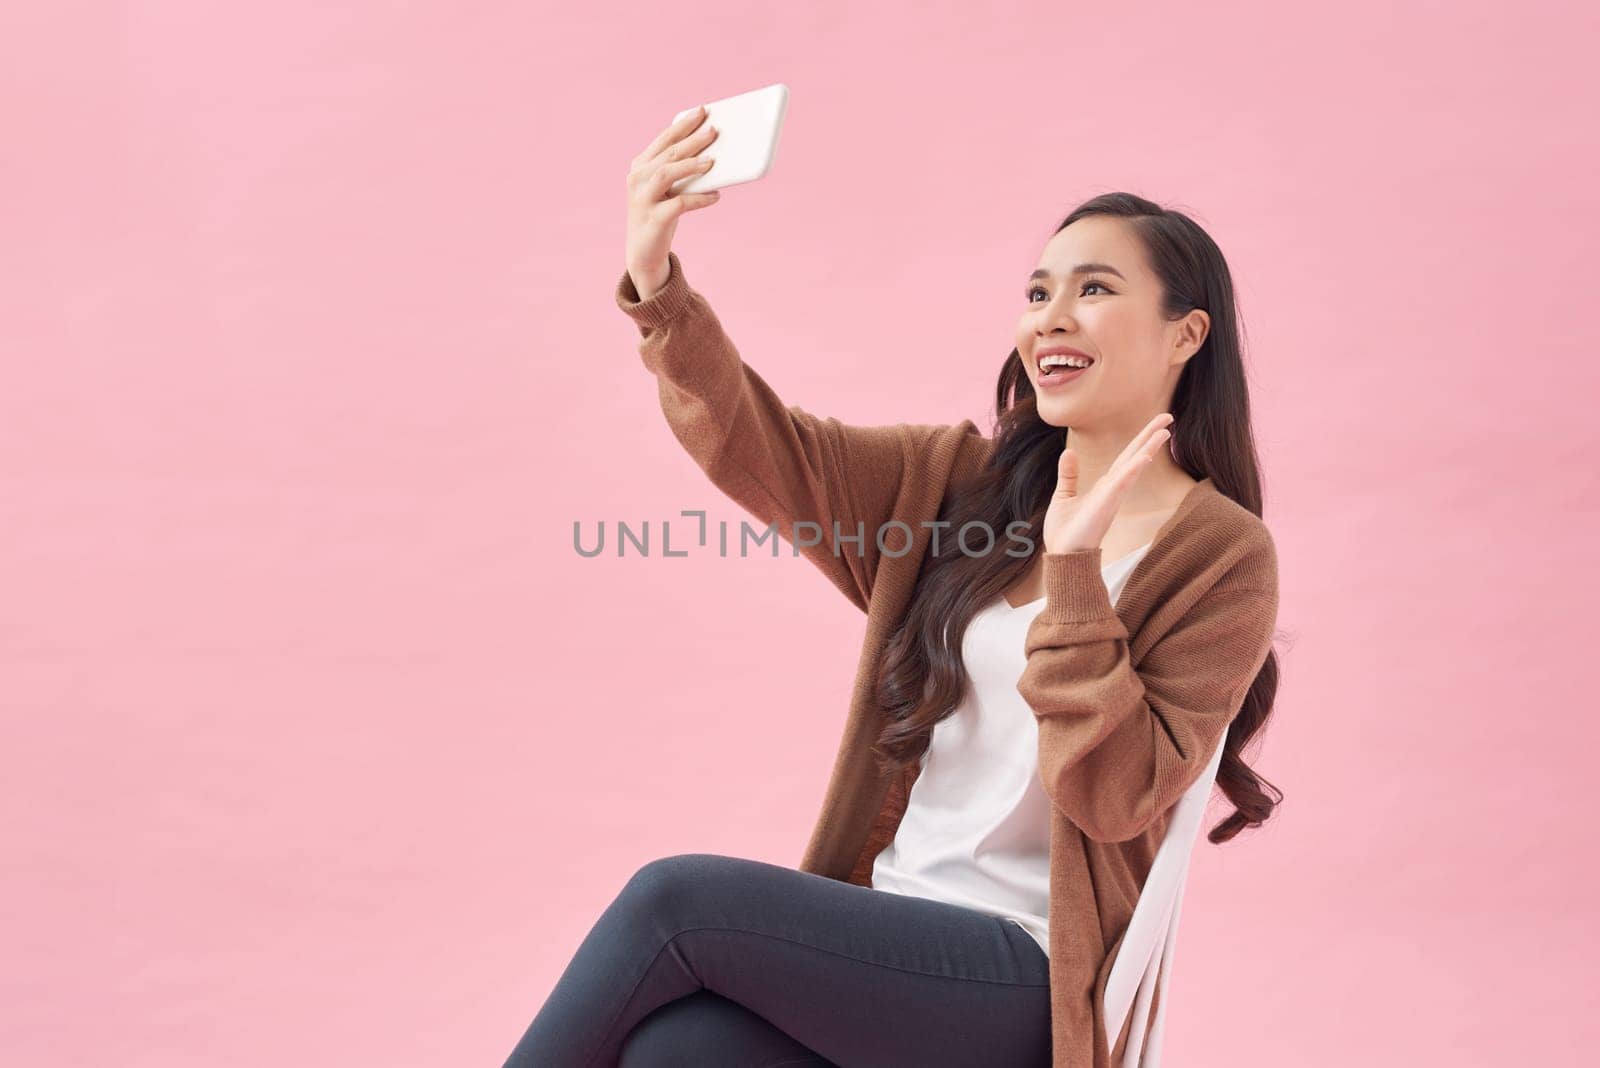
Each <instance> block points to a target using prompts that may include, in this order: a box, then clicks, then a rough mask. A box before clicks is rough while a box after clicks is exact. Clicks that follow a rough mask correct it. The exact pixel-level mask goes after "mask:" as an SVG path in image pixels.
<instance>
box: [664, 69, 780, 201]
mask: <svg viewBox="0 0 1600 1068" xmlns="http://www.w3.org/2000/svg"><path fill="white" fill-rule="evenodd" d="M788 108H789V87H788V86H787V85H784V84H783V83H782V82H778V83H776V84H774V85H768V86H765V87H764V88H761V89H752V90H751V91H750V92H748V93H740V94H739V95H738V96H729V97H724V98H723V99H721V100H713V101H711V102H710V103H709V104H707V105H706V117H705V119H704V120H703V121H704V122H708V123H710V124H711V125H712V126H715V127H716V128H717V136H716V139H715V140H714V141H712V142H711V143H710V144H709V145H707V146H706V147H705V148H703V149H701V150H700V152H699V153H698V155H699V156H705V157H709V158H711V159H714V160H716V161H717V162H716V163H715V164H714V165H713V166H712V168H711V169H710V170H709V171H706V172H705V173H704V174H697V175H694V176H692V177H690V178H683V179H680V180H679V181H678V182H677V183H676V184H674V185H673V186H672V188H671V189H669V190H668V195H669V196H677V195H678V194H679V193H708V192H710V191H711V190H713V189H721V188H723V187H724V186H729V185H740V184H741V183H744V182H753V181H755V180H756V179H757V178H760V177H761V176H762V175H764V174H766V173H767V172H768V171H770V170H771V169H772V164H773V161H774V160H776V159H777V158H778V135H779V134H781V133H782V132H783V115H784V112H785V111H787V110H788ZM692 111H694V108H685V109H683V110H682V111H680V112H678V113H677V114H676V115H674V116H673V119H672V121H673V122H676V121H678V120H679V119H681V118H683V117H684V116H685V115H688V114H689V113H690V112H692ZM697 129H698V127H697Z"/></svg>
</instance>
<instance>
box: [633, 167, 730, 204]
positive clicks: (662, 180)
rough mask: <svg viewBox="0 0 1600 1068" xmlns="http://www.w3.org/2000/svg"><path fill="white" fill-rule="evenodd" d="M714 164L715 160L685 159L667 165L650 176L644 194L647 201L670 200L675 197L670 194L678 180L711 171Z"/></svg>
mask: <svg viewBox="0 0 1600 1068" xmlns="http://www.w3.org/2000/svg"><path fill="white" fill-rule="evenodd" d="M715 162H716V160H714V159H686V160H680V161H679V162H677V163H669V164H667V165H666V166H665V167H662V168H660V169H659V170H657V171H656V172H655V173H654V174H652V175H651V176H650V181H649V183H648V185H647V186H646V193H647V194H648V197H649V199H650V200H663V199H666V200H670V199H672V197H673V196H674V195H676V194H674V193H673V192H672V187H673V186H674V185H676V184H677V183H678V180H679V179H681V178H683V177H684V176H685V175H691V174H692V175H699V174H704V173H705V172H706V171H709V170H710V169H711V165H712V164H713V163H715ZM690 181H693V179H692V178H691V179H690ZM684 184H685V185H687V184H688V183H687V182H685V183H684Z"/></svg>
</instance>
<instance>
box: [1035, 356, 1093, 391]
mask: <svg viewBox="0 0 1600 1068" xmlns="http://www.w3.org/2000/svg"><path fill="white" fill-rule="evenodd" d="M1099 362H1100V361H1099V360H1096V361H1095V363H1099ZM1092 370H1094V363H1091V364H1090V365H1089V366H1088V367H1058V368H1056V369H1055V370H1054V371H1051V372H1050V373H1049V374H1046V373H1045V372H1043V371H1040V372H1039V388H1041V389H1055V388H1058V387H1060V386H1064V385H1067V384H1068V383H1070V382H1076V381H1077V380H1078V379H1079V378H1082V377H1083V376H1084V375H1085V374H1086V373H1088V372H1089V371H1092Z"/></svg>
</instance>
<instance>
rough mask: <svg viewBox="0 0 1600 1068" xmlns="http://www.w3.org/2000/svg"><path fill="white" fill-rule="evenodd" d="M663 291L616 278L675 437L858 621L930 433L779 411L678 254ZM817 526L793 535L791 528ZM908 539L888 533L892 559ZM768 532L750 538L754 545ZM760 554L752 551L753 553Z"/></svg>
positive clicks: (794, 409) (906, 534) (779, 403)
mask: <svg viewBox="0 0 1600 1068" xmlns="http://www.w3.org/2000/svg"><path fill="white" fill-rule="evenodd" d="M667 259H668V263H669V265H670V268H671V269H670V273H669V274H668V276H667V280H666V283H665V284H664V285H663V286H662V287H661V289H660V290H658V291H657V292H656V293H654V294H652V295H651V296H650V298H649V299H648V300H643V301H641V300H640V299H639V291H638V289H637V287H636V286H635V285H634V283H633V279H632V277H631V276H630V275H629V274H628V273H627V272H626V271H624V272H623V274H622V278H621V280H620V281H619V282H618V283H617V288H616V294H615V296H616V301H617V306H618V307H619V308H621V309H622V311H623V312H625V313H626V314H627V315H628V316H629V317H630V318H632V319H633V321H634V322H635V323H637V324H638V327H639V332H640V342H639V354H640V357H641V358H642V360H643V362H644V365H645V367H646V368H647V369H648V370H649V371H650V372H651V373H652V374H654V375H655V376H656V379H657V383H658V393H659V394H660V400H661V410H662V412H663V414H665V416H666V419H667V424H668V425H669V426H670V427H671V429H672V433H673V435H674V436H675V437H676V438H677V439H678V442H679V443H680V444H681V445H682V446H683V447H684V449H685V450H687V451H688V453H689V455H690V457H692V458H693V460H694V462H695V463H696V464H697V465H699V467H700V468H701V470H703V471H704V472H705V473H706V475H707V476H709V477H710V479H711V481H712V482H713V483H714V484H715V485H716V486H717V487H718V488H719V489H721V490H722V491H723V492H724V493H726V494H727V495H728V496H729V497H730V498H731V499H732V500H734V501H735V502H736V503H738V504H739V505H741V506H742V507H743V508H745V509H746V510H747V511H748V512H750V513H751V514H752V515H754V516H755V517H756V518H757V519H758V520H759V521H760V522H761V523H762V524H764V527H765V528H766V529H773V528H775V529H776V531H777V534H778V535H779V536H780V537H781V538H782V539H783V540H784V541H785V542H787V543H789V545H791V546H794V545H795V543H796V537H797V536H798V537H799V538H800V539H801V541H802V542H810V543H812V544H802V545H801V546H800V547H799V552H800V554H801V555H803V556H805V557H806V558H807V559H808V560H810V561H811V563H812V564H814V565H815V566H816V567H817V568H818V569H819V570H821V571H822V572H823V573H824V574H825V575H827V576H828V578H829V579H830V580H831V581H832V582H833V584H834V585H835V586H837V587H838V588H839V590H840V592H842V593H843V594H844V595H845V596H846V597H847V598H848V599H849V600H850V602H851V603H852V604H854V605H855V606H856V607H857V608H859V609H861V610H862V611H863V612H864V611H866V610H867V607H868V601H869V600H870V598H871V592H872V583H873V578H874V576H875V574H876V572H877V565H878V560H879V556H880V550H879V547H878V532H879V529H880V528H881V527H883V526H884V524H885V523H887V522H888V521H889V519H890V518H892V516H893V515H894V510H895V502H896V500H897V499H898V497H899V493H900V488H901V484H902V482H903V480H904V479H905V477H906V474H907V469H908V465H909V463H910V462H911V456H912V455H913V449H914V448H916V444H915V443H916V442H917V441H919V440H921V438H922V437H923V436H925V432H927V431H931V430H935V429H937V428H936V427H932V426H927V427H922V426H913V425H910V424H905V423H897V424H894V425H886V426H852V425H848V424H846V423H842V422H840V421H839V420H837V419H834V418H831V417H824V416H817V415H813V414H812V413H810V412H808V411H806V410H805V409H803V408H800V407H799V406H796V405H789V404H785V403H784V401H783V400H781V399H780V398H779V396H778V395H777V393H776V392H774V391H773V389H772V387H771V386H769V385H768V384H767V383H766V381H765V380H764V379H763V378H762V377H761V376H760V375H759V374H757V373H756V372H755V370H754V369H753V368H751V367H750V366H749V365H748V364H746V363H745V362H744V360H743V359H742V358H741V356H740V354H739V352H738V349H737V348H736V347H735V346H734V343H733V341H732V340H731V339H730V338H729V337H728V335H727V333H726V332H725V331H724V330H723V327H722V324H721V322H720V321H719V320H718V319H717V316H716V313H715V312H714V311H713V310H712V308H711V306H710V304H709V303H708V302H707V301H706V299H705V297H704V296H702V295H701V294H700V293H699V292H697V291H696V290H694V289H693V288H691V287H690V286H689V284H688V282H687V281H686V280H685V279H684V274H683V265H682V263H681V262H680V261H679V259H678V254H677V253H676V252H669V253H668V255H667ZM800 523H805V524H814V525H810V526H806V527H803V528H799V529H797V526H796V525H797V524H800ZM912 533H914V532H913V531H910V530H907V529H902V528H897V527H889V528H887V529H885V530H884V532H883V542H884V547H885V548H887V549H888V551H889V552H891V553H896V554H898V553H899V552H900V550H901V549H902V548H904V547H905V546H906V545H907V543H908V541H909V538H910V536H911V534H912ZM763 534H765V530H757V531H755V536H761V535H763ZM757 550H758V551H759V546H757Z"/></svg>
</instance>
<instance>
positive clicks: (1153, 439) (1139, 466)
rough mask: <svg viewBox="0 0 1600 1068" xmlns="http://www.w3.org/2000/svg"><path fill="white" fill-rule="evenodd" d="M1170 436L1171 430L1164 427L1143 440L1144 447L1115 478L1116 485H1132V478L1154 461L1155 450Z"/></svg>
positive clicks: (1141, 472)
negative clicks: (1148, 438) (1146, 439)
mask: <svg viewBox="0 0 1600 1068" xmlns="http://www.w3.org/2000/svg"><path fill="white" fill-rule="evenodd" d="M1170 437H1172V434H1171V432H1170V431H1168V430H1166V429H1165V428H1162V429H1160V430H1157V431H1156V432H1155V433H1154V434H1152V435H1151V436H1150V440H1149V441H1147V442H1145V445H1144V448H1142V449H1140V450H1139V453H1138V455H1137V456H1135V457H1134V458H1133V462H1132V463H1130V464H1128V465H1127V468H1126V469H1125V470H1124V471H1123V472H1122V476H1121V478H1119V479H1118V480H1117V483H1118V487H1119V488H1126V487H1128V486H1131V485H1133V482H1134V480H1135V479H1137V478H1138V477H1139V476H1140V475H1142V474H1144V469H1145V468H1147V467H1149V466H1150V465H1151V464H1153V463H1155V460H1156V453H1157V451H1159V450H1160V448H1161V447H1162V446H1163V445H1165V444H1166V443H1167V439H1168V438H1170Z"/></svg>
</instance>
